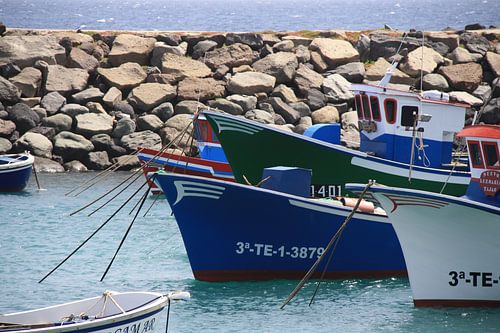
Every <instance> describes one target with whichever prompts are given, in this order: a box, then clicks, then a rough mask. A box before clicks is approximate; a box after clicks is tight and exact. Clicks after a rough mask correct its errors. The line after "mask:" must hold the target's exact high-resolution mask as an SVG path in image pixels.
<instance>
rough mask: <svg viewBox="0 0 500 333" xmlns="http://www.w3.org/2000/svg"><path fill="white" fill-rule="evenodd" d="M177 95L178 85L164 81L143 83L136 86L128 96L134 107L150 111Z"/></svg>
mask: <svg viewBox="0 0 500 333" xmlns="http://www.w3.org/2000/svg"><path fill="white" fill-rule="evenodd" d="M176 95H177V91H176V87H174V86H171V85H170V84H162V83H142V84H141V85H139V86H138V87H135V88H134V89H132V91H131V92H130V95H129V96H128V97H127V101H128V102H129V103H130V105H132V107H134V108H136V109H138V110H140V111H144V112H147V111H150V110H152V109H153V108H155V107H157V106H158V105H160V104H161V103H164V102H167V101H169V100H171V99H173V98H174V97H175V96H176Z"/></svg>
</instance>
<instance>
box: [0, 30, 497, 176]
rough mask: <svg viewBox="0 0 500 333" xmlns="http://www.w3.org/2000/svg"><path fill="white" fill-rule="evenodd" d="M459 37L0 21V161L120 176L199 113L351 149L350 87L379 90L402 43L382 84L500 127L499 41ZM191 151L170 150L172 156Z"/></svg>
mask: <svg viewBox="0 0 500 333" xmlns="http://www.w3.org/2000/svg"><path fill="white" fill-rule="evenodd" d="M465 28H466V29H464V30H461V31H457V30H451V29H447V30H444V31H440V32H430V33H425V34H423V36H422V33H421V32H418V31H412V32H410V33H409V34H408V35H407V36H406V37H403V36H402V32H398V31H392V30H390V29H386V30H375V31H365V32H352V31H336V30H332V31H300V32H288V33H281V32H280V33H275V32H264V33H192V32H191V33H186V32H183V33H181V32H168V33H167V32H123V31H121V32H110V31H107V32H103V31H100V32H95V31H94V32H90V31H89V32H87V31H83V32H81V31H78V32H74V31H46V30H21V29H6V28H5V26H3V25H2V24H1V23H0V154H3V153H11V152H21V151H30V152H31V153H32V154H33V155H35V156H36V167H37V170H39V171H47V172H63V171H68V170H69V171H85V170H87V169H89V170H102V169H105V168H107V167H109V166H110V165H111V164H112V163H116V162H118V161H121V162H122V164H123V165H122V167H121V168H122V169H131V168H135V167H137V166H138V160H137V158H136V157H131V154H133V153H134V151H135V150H136V148H137V147H139V146H144V147H151V148H155V149H160V148H161V147H162V145H165V144H168V143H169V142H170V141H171V140H172V139H173V138H174V137H176V136H177V134H178V133H179V132H180V131H181V130H182V129H183V128H185V127H186V126H188V125H189V123H190V122H191V115H192V114H193V113H195V112H196V111H197V110H199V109H202V108H205V107H210V108H212V109H219V110H221V111H224V112H228V113H231V114H233V115H242V116H245V117H246V118H248V119H254V120H257V121H260V122H264V123H267V124H272V125H273V126H279V127H280V128H283V129H286V130H290V131H293V132H296V133H303V132H304V131H305V130H306V129H307V128H308V127H309V126H311V125H312V124H318V123H330V122H341V123H342V127H343V130H342V141H343V143H344V144H346V145H348V146H350V147H353V148H356V147H357V143H356V142H357V140H359V133H358V132H357V116H356V112H354V111H352V110H353V104H354V103H353V101H354V96H353V94H352V93H351V92H350V91H349V85H350V83H361V82H376V81H378V80H380V79H381V78H382V76H383V75H384V73H385V71H386V70H387V68H388V67H389V63H390V62H391V61H392V60H393V57H394V56H395V53H396V51H397V49H398V47H399V46H400V45H401V44H402V49H403V52H400V53H401V55H398V56H397V57H398V60H399V61H400V63H399V66H398V69H397V70H396V72H395V73H394V75H393V77H392V80H391V83H392V84H394V85H395V86H397V87H399V88H401V89H406V90H407V89H409V87H410V86H413V87H416V88H420V86H422V87H423V89H424V90H432V89H437V90H441V91H445V92H448V93H449V94H450V97H451V99H452V100H454V101H458V102H465V103H469V104H471V105H472V108H471V112H470V113H469V114H468V115H467V119H466V123H470V122H471V120H472V116H473V114H474V112H473V111H474V110H482V113H481V115H480V119H479V120H480V121H481V122H484V123H488V124H500V79H499V77H500V43H499V40H500V30H499V29H495V28H489V29H485V28H484V27H482V26H480V25H470V26H467V27H465ZM422 39H424V41H425V44H424V47H423V50H422ZM404 49H406V50H404ZM422 54H424V57H423V63H422V60H421V56H422ZM421 77H422V78H423V79H422V80H420V78H421ZM420 81H422V82H420ZM483 104H484V105H483ZM190 141H191V140H190V139H189V138H187V137H185V138H184V139H183V140H182V142H180V143H178V144H177V146H176V147H175V148H177V151H178V152H179V153H182V151H183V150H186V148H187V146H188V144H189V143H190ZM191 153H192V154H194V153H195V152H191Z"/></svg>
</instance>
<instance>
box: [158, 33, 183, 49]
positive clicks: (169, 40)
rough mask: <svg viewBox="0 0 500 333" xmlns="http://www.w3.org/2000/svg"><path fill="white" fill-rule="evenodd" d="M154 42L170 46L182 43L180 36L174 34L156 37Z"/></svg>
mask: <svg viewBox="0 0 500 333" xmlns="http://www.w3.org/2000/svg"><path fill="white" fill-rule="evenodd" d="M156 40H157V41H159V42H163V43H165V44H167V45H170V46H178V45H179V43H180V42H182V38H181V36H179V35H174V34H161V35H158V36H156Z"/></svg>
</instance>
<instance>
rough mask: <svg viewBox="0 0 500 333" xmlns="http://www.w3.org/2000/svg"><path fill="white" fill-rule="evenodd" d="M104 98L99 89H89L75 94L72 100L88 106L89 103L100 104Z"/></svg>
mask: <svg viewBox="0 0 500 333" xmlns="http://www.w3.org/2000/svg"><path fill="white" fill-rule="evenodd" d="M103 96H104V93H103V92H102V91H100V90H99V88H88V89H85V90H83V91H80V92H78V93H76V94H73V95H72V96H71V98H72V99H73V101H74V102H75V103H78V104H82V105H83V104H87V103H88V102H100V101H101V100H102V98H103Z"/></svg>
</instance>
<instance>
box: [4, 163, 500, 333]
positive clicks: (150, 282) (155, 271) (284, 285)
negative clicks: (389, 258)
mask: <svg viewBox="0 0 500 333" xmlns="http://www.w3.org/2000/svg"><path fill="white" fill-rule="evenodd" d="M94 175H95V174H93V173H86V174H75V173H73V174H58V175H53V174H42V175H41V182H42V186H43V187H45V188H47V190H46V191H36V190H35V189H36V187H35V184H34V179H32V180H31V183H30V185H29V187H28V189H27V190H26V191H25V192H24V193H21V194H0V313H8V312H13V311H19V310H28V309H31V308H36V307H41V306H48V305H52V304H56V303H60V302H67V301H71V300H75V299H80V298H84V297H92V296H96V295H97V294H99V293H101V292H102V291H104V290H117V291H131V290H153V291H162V292H168V291H172V290H185V291H189V292H190V293H191V296H192V298H191V299H190V300H188V301H185V302H184V301H183V302H175V303H174V304H173V306H172V309H171V318H170V319H171V325H170V328H169V332H199V331H202V330H203V331H205V332H280V333H281V332H496V331H499V330H500V310H498V309H496V310H495V309H475V310H474V309H416V308H414V307H413V304H412V301H411V290H410V287H409V284H408V280H407V279H384V280H345V281H327V282H325V283H324V284H323V285H322V288H321V289H320V292H319V294H318V296H317V298H316V302H315V303H314V304H313V305H312V306H311V307H309V306H308V302H309V298H310V297H311V295H312V292H313V289H314V287H315V286H314V284H313V283H309V284H308V285H307V286H306V288H305V289H304V290H303V291H302V292H301V293H300V294H299V296H298V298H297V299H295V300H294V301H292V303H290V304H289V305H288V306H287V307H286V308H285V310H279V306H280V305H281V303H282V302H283V300H284V299H285V298H286V297H287V296H288V294H289V293H290V292H291V290H292V289H293V288H294V287H295V283H296V282H294V281H285V280H279V281H269V282H246V283H236V282H232V283H206V282H199V281H196V280H194V278H193V276H192V274H191V270H190V267H189V262H188V259H187V255H186V252H185V249H184V245H183V243H182V238H181V236H180V233H179V230H178V228H177V225H176V223H175V219H174V218H173V217H172V216H171V211H170V209H169V207H168V205H167V203H166V201H165V200H158V201H156V202H154V199H153V198H149V199H148V201H147V202H146V204H145V207H146V208H147V207H149V206H150V205H151V204H153V203H154V205H153V207H152V208H151V210H150V212H149V214H148V215H147V217H145V218H143V217H142V215H141V217H140V218H139V219H138V220H137V221H136V223H135V224H134V226H133V228H132V231H131V234H130V236H129V237H128V238H127V240H126V241H125V244H124V246H123V248H122V250H121V252H120V253H119V254H118V256H117V258H116V261H115V263H114V265H113V266H112V268H111V270H110V272H109V273H108V275H107V277H106V278H105V280H104V282H99V279H100V277H101V275H102V273H103V272H104V270H105V269H106V266H107V264H108V262H109V260H110V259H111V257H112V256H113V253H114V251H115V249H116V247H117V246H118V244H119V242H120V240H121V237H122V236H123V234H124V232H125V230H126V228H127V227H128V224H129V223H130V221H131V220H132V216H131V215H128V213H129V211H130V209H131V206H130V207H128V208H127V209H125V210H124V212H123V214H121V213H120V214H118V216H117V217H116V218H115V219H113V220H112V221H111V222H109V223H108V225H106V226H105V227H104V228H103V229H102V230H101V232H100V233H98V234H97V236H96V237H95V238H93V239H92V240H91V241H90V242H89V243H88V244H87V245H86V246H84V247H83V248H82V250H81V251H79V252H78V253H77V254H76V255H75V256H74V257H72V258H71V259H70V260H68V261H67V262H66V263H65V264H64V265H63V266H62V267H61V268H60V269H59V270H57V271H56V272H55V273H54V274H53V275H51V276H50V277H49V278H48V279H47V280H46V281H45V282H43V283H42V284H39V283H37V281H38V280H39V279H40V278H42V277H43V276H44V275H45V274H46V273H47V272H48V271H49V270H50V269H52V268H53V267H54V266H55V265H56V264H57V263H59V261H60V260H62V259H63V258H64V257H65V256H66V255H67V254H69V253H70V252H71V251H72V250H73V249H74V248H75V247H76V246H78V245H79V244H80V242H82V241H83V240H84V239H85V238H87V237H88V236H89V235H90V234H91V233H92V232H93V231H94V230H95V229H96V228H97V227H98V226H99V225H100V224H101V223H102V222H104V221H105V220H106V218H107V217H108V216H109V215H111V214H112V213H113V212H114V211H115V209H116V208H117V207H118V206H119V205H120V204H121V203H122V202H123V200H124V199H125V198H126V197H127V196H126V195H123V198H122V200H119V202H117V203H116V204H114V206H112V207H111V206H110V207H106V208H105V209H103V210H101V211H99V212H97V213H96V214H94V215H93V216H92V217H90V218H89V217H87V216H86V215H85V214H83V213H80V214H77V215H75V216H72V217H70V216H69V213H70V212H72V211H74V210H76V209H77V208H79V207H81V206H83V205H84V204H86V203H88V202H90V201H91V200H92V199H94V198H96V197H97V195H98V194H99V193H104V192H105V191H106V190H107V189H109V188H111V187H112V186H113V184H117V182H119V181H121V180H122V179H124V178H125V177H127V176H128V175H129V174H128V173H116V174H115V175H113V176H112V177H111V178H109V179H108V180H107V181H103V182H101V183H100V184H99V187H98V188H94V189H92V190H91V191H89V193H87V192H84V193H83V194H81V195H80V196H78V197H67V196H65V195H64V193H66V192H68V191H69V190H71V189H72V188H73V187H74V186H75V185H77V184H81V183H83V182H84V181H85V180H87V179H90V178H91V177H93V176H94ZM32 178H33V177H32ZM120 198H121V197H120ZM87 212H90V211H87ZM156 332H157V333H160V332H164V329H163V324H160V325H158V326H157V327H156Z"/></svg>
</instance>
